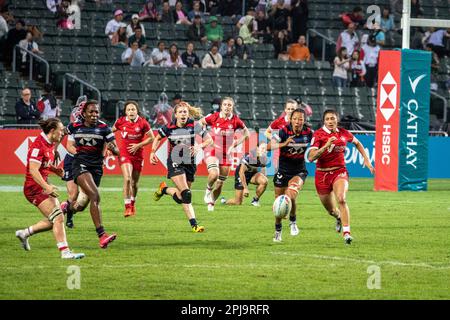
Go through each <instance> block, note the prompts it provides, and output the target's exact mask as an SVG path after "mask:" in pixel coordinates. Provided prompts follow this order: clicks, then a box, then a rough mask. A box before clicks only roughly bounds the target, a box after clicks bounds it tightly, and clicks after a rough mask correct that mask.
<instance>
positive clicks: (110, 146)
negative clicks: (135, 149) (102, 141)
mask: <svg viewBox="0 0 450 320" xmlns="http://www.w3.org/2000/svg"><path fill="white" fill-rule="evenodd" d="M106 148H107V149H108V150H109V151H111V152H112V154H113V155H115V156H119V155H120V151H119V148H118V147H117V143H116V140H112V141H110V142H108V143H107V144H106Z"/></svg>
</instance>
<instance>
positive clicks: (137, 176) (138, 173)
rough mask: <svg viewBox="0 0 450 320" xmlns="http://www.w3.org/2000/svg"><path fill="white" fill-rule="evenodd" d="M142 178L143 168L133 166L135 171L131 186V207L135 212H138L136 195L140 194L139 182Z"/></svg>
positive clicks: (132, 174)
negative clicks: (138, 168)
mask: <svg viewBox="0 0 450 320" xmlns="http://www.w3.org/2000/svg"><path fill="white" fill-rule="evenodd" d="M140 178H141V170H136V168H135V167H134V166H133V172H132V173H131V187H132V190H133V192H132V194H131V208H132V210H133V214H136V206H135V203H136V197H137V194H138V184H139V179H140Z"/></svg>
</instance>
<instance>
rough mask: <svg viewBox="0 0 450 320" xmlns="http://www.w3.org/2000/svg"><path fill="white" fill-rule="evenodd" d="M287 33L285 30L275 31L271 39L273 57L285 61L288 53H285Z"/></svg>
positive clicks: (287, 58)
mask: <svg viewBox="0 0 450 320" xmlns="http://www.w3.org/2000/svg"><path fill="white" fill-rule="evenodd" d="M287 44H288V34H287V31H286V30H281V31H277V32H276V33H275V37H274V39H273V46H274V48H275V50H274V59H278V60H283V61H287V60H289V54H288V53H287Z"/></svg>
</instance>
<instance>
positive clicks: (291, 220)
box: [289, 216, 297, 222]
mask: <svg viewBox="0 0 450 320" xmlns="http://www.w3.org/2000/svg"><path fill="white" fill-rule="evenodd" d="M289 221H290V222H296V221H297V216H289Z"/></svg>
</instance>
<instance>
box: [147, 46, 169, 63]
mask: <svg viewBox="0 0 450 320" xmlns="http://www.w3.org/2000/svg"><path fill="white" fill-rule="evenodd" d="M151 59H152V62H153V65H155V66H162V65H164V62H166V61H167V60H169V59H170V55H169V53H168V52H167V50H166V44H165V43H164V41H159V42H158V48H155V49H153V51H152V53H151Z"/></svg>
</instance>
